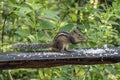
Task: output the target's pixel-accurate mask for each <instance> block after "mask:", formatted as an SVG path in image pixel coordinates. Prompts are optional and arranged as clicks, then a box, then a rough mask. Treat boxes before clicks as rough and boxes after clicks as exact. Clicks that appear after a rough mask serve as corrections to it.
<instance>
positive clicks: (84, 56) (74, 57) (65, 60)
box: [0, 47, 120, 69]
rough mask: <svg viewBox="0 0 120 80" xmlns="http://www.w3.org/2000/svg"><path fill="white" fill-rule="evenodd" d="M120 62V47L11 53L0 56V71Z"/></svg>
mask: <svg viewBox="0 0 120 80" xmlns="http://www.w3.org/2000/svg"><path fill="white" fill-rule="evenodd" d="M118 62H120V47H115V48H94V49H92V48H91V49H77V50H74V51H72V52H65V53H60V52H47V51H41V52H9V53H1V54H0V69H15V68H46V67H54V66H62V65H71V64H72V65H93V64H111V63H118Z"/></svg>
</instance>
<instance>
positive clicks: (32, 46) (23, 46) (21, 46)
mask: <svg viewBox="0 0 120 80" xmlns="http://www.w3.org/2000/svg"><path fill="white" fill-rule="evenodd" d="M50 47H51V46H50V44H41V43H37V44H23V43H19V44H14V45H12V48H18V49H39V48H41V49H42V48H50Z"/></svg>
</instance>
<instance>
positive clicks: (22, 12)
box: [18, 7, 32, 16]
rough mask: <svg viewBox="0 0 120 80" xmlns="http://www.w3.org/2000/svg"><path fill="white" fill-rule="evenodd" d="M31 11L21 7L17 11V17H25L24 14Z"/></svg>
mask: <svg viewBox="0 0 120 80" xmlns="http://www.w3.org/2000/svg"><path fill="white" fill-rule="evenodd" d="M31 11H32V10H31V9H30V8H28V7H22V8H20V10H19V11H18V14H19V16H26V14H28V13H30V12H31Z"/></svg>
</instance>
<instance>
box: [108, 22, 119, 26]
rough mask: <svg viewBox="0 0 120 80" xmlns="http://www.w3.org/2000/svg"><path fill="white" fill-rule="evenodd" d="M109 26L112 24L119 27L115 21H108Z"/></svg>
mask: <svg viewBox="0 0 120 80" xmlns="http://www.w3.org/2000/svg"><path fill="white" fill-rule="evenodd" d="M108 24H112V25H119V24H118V23H117V22H115V21H108Z"/></svg>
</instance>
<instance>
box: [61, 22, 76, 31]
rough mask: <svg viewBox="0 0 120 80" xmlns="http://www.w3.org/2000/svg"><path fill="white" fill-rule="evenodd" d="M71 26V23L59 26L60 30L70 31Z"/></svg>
mask: <svg viewBox="0 0 120 80" xmlns="http://www.w3.org/2000/svg"><path fill="white" fill-rule="evenodd" d="M73 27H74V25H73V24H67V25H65V26H63V27H62V28H60V31H70V30H71V29H72V28H73Z"/></svg>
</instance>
